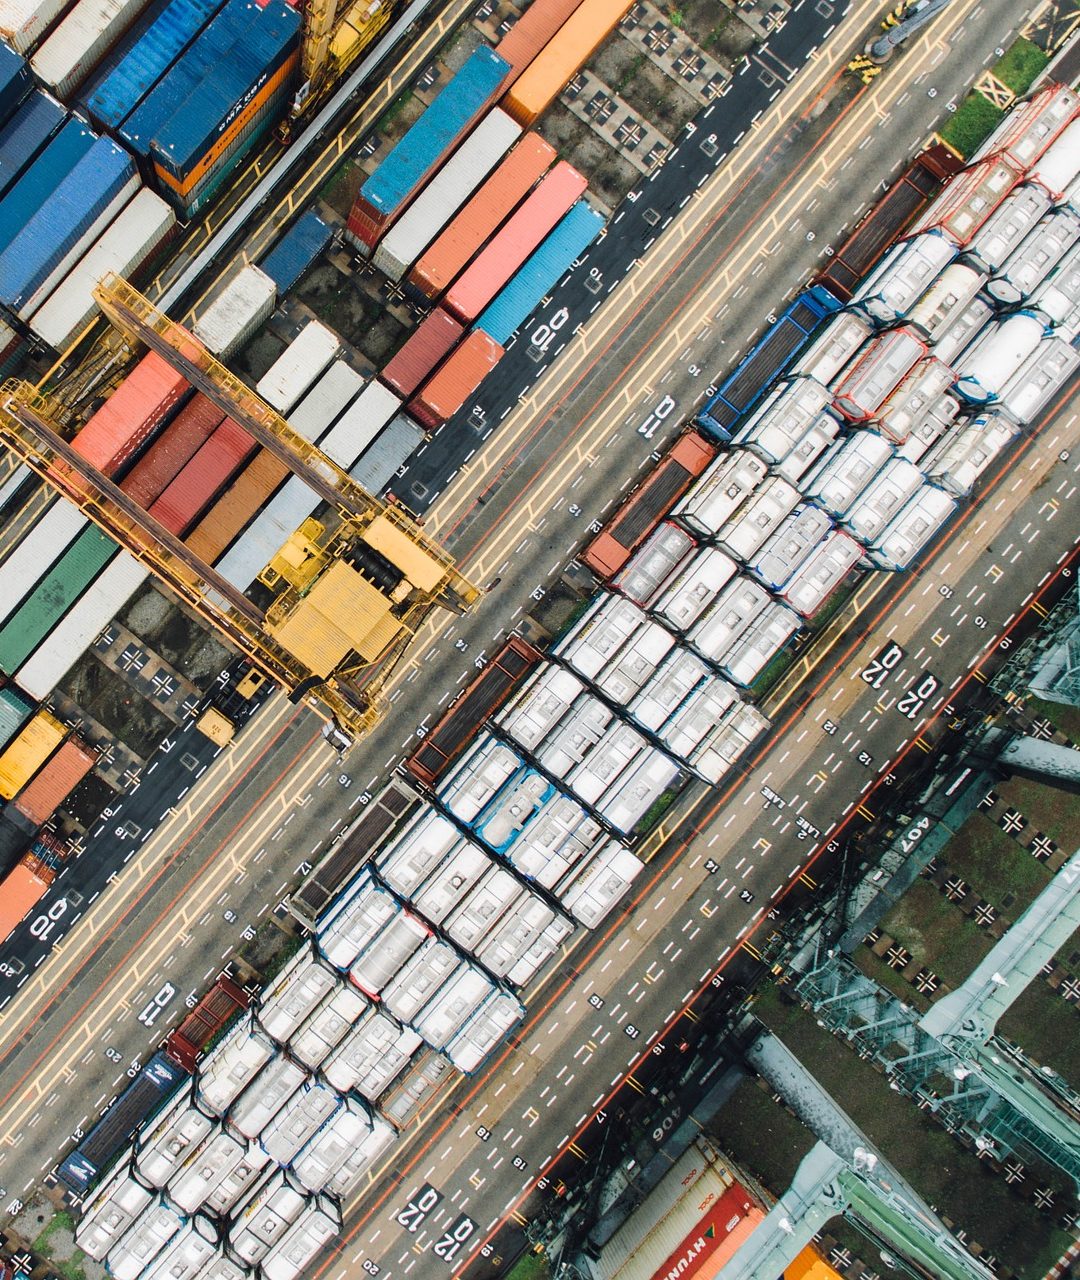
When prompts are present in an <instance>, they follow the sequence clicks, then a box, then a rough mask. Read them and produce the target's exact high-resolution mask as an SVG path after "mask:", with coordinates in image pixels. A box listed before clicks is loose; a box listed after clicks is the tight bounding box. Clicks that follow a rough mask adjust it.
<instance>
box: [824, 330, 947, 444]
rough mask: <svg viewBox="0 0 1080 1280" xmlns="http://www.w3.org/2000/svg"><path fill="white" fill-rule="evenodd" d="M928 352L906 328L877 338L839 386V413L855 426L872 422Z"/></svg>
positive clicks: (835, 402) (922, 343)
mask: <svg viewBox="0 0 1080 1280" xmlns="http://www.w3.org/2000/svg"><path fill="white" fill-rule="evenodd" d="M926 351H927V348H926V343H925V342H923V340H922V339H921V338H920V337H919V335H918V334H917V333H916V332H915V331H914V330H913V329H910V328H908V327H906V326H905V327H904V328H900V329H892V330H890V331H889V332H888V333H883V334H882V335H881V336H880V337H877V338H874V339H873V341H871V342H870V343H868V344H867V346H866V347H865V349H864V350H863V352H862V354H861V355H860V356H859V358H858V359H857V360H855V361H854V362H853V363H852V364H851V366H850V367H849V369H848V371H847V372H846V373H845V374H844V377H843V378H842V379H841V381H840V382H839V383H838V384H837V386H836V389H835V394H834V397H833V403H834V405H835V406H836V408H837V410H839V412H840V413H841V414H843V416H844V417H845V418H847V419H849V420H850V421H852V422H865V421H866V420H867V419H868V418H872V417H873V416H874V415H875V413H876V412H877V411H878V409H879V408H880V407H881V405H882V403H883V402H884V400H885V399H886V398H887V397H888V396H889V395H890V394H891V393H892V392H893V391H894V390H895V389H896V387H897V385H898V384H899V383H900V381H901V380H902V379H903V378H904V377H906V376H907V374H908V373H909V372H910V371H911V369H912V368H913V366H914V365H915V363H916V361H918V360H921V359H922V357H923V356H925V355H926Z"/></svg>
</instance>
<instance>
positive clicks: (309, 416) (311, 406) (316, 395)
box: [289, 360, 364, 445]
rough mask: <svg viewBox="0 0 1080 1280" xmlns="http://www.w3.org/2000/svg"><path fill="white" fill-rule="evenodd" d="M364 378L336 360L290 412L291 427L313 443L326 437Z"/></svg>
mask: <svg viewBox="0 0 1080 1280" xmlns="http://www.w3.org/2000/svg"><path fill="white" fill-rule="evenodd" d="M363 385H364V379H363V377H362V375H361V374H359V373H357V372H356V370H355V369H350V368H349V366H348V365H347V364H346V363H345V361H344V360H335V361H334V362H333V363H332V364H331V365H330V367H329V368H328V369H327V370H326V372H325V373H324V374H322V375H321V377H320V378H319V380H318V381H317V382H316V383H315V385H314V386H313V387H312V388H311V390H310V391H309V392H308V393H307V394H306V395H305V396H304V398H303V400H301V401H300V403H299V404H298V405H297V406H296V408H295V409H293V410H291V412H290V413H289V426H290V427H292V429H293V430H294V431H295V432H297V434H299V435H301V436H303V437H304V439H305V440H310V441H311V442H312V443H313V444H315V443H318V444H320V445H321V443H322V439H323V437H324V436H325V435H326V434H327V432H328V431H329V430H330V427H331V424H332V423H334V422H336V421H337V420H338V418H339V417H340V416H341V415H342V413H344V412H345V411H346V409H347V407H348V405H350V404H351V403H352V401H353V400H354V399H355V398H356V396H357V395H358V393H359V391H360V388H361V387H362V386H363Z"/></svg>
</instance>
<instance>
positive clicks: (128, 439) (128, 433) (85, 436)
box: [71, 351, 188, 476]
mask: <svg viewBox="0 0 1080 1280" xmlns="http://www.w3.org/2000/svg"><path fill="white" fill-rule="evenodd" d="M187 390H188V383H187V381H186V380H185V379H184V378H182V377H181V376H180V374H178V373H177V372H176V370H175V369H172V368H170V367H169V365H168V364H166V363H165V361H164V360H163V359H162V358H161V356H159V355H157V354H156V353H155V352H153V351H151V352H150V353H149V355H145V356H143V358H142V359H141V360H140V361H139V363H138V364H137V365H136V366H135V368H134V369H132V371H131V372H130V373H129V374H128V376H127V377H126V378H125V379H124V381H123V382H121V384H120V385H119V386H118V387H117V388H116V390H115V391H114V392H113V393H112V395H111V396H110V397H109V398H108V400H106V401H105V403H104V404H103V405H102V406H101V408H100V409H99V410H98V411H97V413H95V414H94V416H93V417H92V418H91V419H90V421H89V422H87V424H86V426H85V427H83V429H82V430H81V431H80V432H79V433H78V435H77V436H76V437H75V439H74V440H73V441H72V442H71V447H72V448H73V449H74V450H75V452H76V453H78V454H81V455H82V457H84V458H85V459H86V460H87V462H90V463H92V464H93V465H94V466H95V467H97V469H98V470H99V471H103V472H104V473H105V474H106V475H107V476H112V475H114V474H115V473H116V472H117V471H118V470H119V469H120V468H121V467H122V466H123V465H124V463H125V462H128V461H129V460H130V459H131V458H132V457H133V456H134V455H135V453H137V452H138V450H139V449H140V448H141V447H142V445H144V444H145V443H146V441H147V440H149V439H150V437H151V436H152V435H153V433H154V432H155V431H156V430H157V429H158V427H160V426H161V424H162V423H163V422H164V421H165V419H166V417H167V416H168V414H169V412H170V410H172V409H174V408H175V407H176V406H177V405H178V404H179V403H180V401H181V399H182V398H183V397H184V394H185V393H186V392H187Z"/></svg>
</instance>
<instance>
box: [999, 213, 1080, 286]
mask: <svg viewBox="0 0 1080 1280" xmlns="http://www.w3.org/2000/svg"><path fill="white" fill-rule="evenodd" d="M1077 240H1080V214H1077V213H1075V212H1074V211H1073V210H1072V209H1069V208H1062V209H1055V210H1054V212H1053V213H1051V214H1049V215H1048V216H1047V217H1045V218H1043V219H1042V221H1041V222H1040V223H1039V224H1038V225H1037V226H1036V227H1035V228H1034V230H1032V231H1031V232H1029V234H1028V235H1027V236H1026V237H1025V239H1024V240H1023V241H1022V242H1021V244H1020V245H1018V246H1017V248H1016V249H1015V250H1013V252H1012V253H1011V254H1010V255H1009V257H1008V259H1007V260H1006V261H1005V263H1004V264H1003V266H1002V267H1001V269H1000V271H998V272H996V273H995V274H994V275H992V276H991V277H990V280H989V281H988V283H987V285H986V292H987V294H988V295H989V296H990V297H991V298H993V300H994V301H995V302H996V303H997V304H998V305H999V306H1003V307H1015V306H1019V305H1020V304H1021V303H1022V302H1024V301H1025V300H1026V299H1027V298H1028V297H1029V296H1030V295H1031V293H1032V292H1033V291H1034V290H1035V289H1037V288H1038V286H1039V285H1040V284H1041V283H1042V282H1043V280H1044V279H1046V277H1047V276H1048V275H1049V274H1050V272H1051V271H1053V269H1054V268H1055V267H1056V266H1057V265H1058V263H1059V262H1061V261H1062V260H1063V259H1064V257H1065V255H1066V254H1067V253H1068V252H1069V250H1070V249H1071V248H1072V247H1073V246H1074V245H1075V244H1076V243H1077Z"/></svg>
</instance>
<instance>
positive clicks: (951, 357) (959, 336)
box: [934, 297, 994, 367]
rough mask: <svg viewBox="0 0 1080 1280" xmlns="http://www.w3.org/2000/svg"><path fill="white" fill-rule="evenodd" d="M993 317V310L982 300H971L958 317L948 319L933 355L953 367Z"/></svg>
mask: <svg viewBox="0 0 1080 1280" xmlns="http://www.w3.org/2000/svg"><path fill="white" fill-rule="evenodd" d="M993 316H994V312H993V308H992V307H991V306H990V304H989V303H988V302H987V301H986V300H985V299H984V298H979V297H975V298H972V299H971V301H970V302H969V303H968V304H967V306H966V307H964V308H963V310H962V311H961V312H960V313H959V314H958V315H956V316H955V317H953V318H951V319H950V321H949V323H948V324H947V325H946V327H945V329H944V330H943V331H942V333H941V336H940V337H939V338H938V339H937V341H936V342H935V343H934V355H936V356H937V358H938V359H939V360H944V361H945V363H946V364H951V365H953V366H954V367H955V365H956V358H957V357H958V356H959V355H960V353H961V352H963V351H966V350H967V349H968V347H969V346H970V345H971V343H973V342H974V341H976V340H977V338H978V335H979V334H981V333H982V332H983V330H984V329H985V328H986V326H987V325H988V324H989V323H990V321H991V320H992V319H993Z"/></svg>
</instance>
